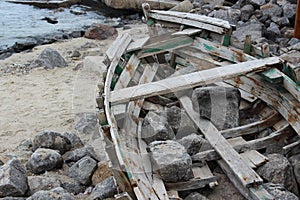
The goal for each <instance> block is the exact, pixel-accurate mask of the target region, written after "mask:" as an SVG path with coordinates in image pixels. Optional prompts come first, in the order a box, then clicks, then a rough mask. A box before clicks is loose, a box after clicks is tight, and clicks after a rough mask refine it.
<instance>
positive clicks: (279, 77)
mask: <svg viewBox="0 0 300 200" xmlns="http://www.w3.org/2000/svg"><path fill="white" fill-rule="evenodd" d="M262 75H263V77H264V78H266V80H267V81H269V82H270V83H282V84H283V87H284V88H285V89H286V90H287V91H289V92H290V93H291V95H293V96H294V97H295V98H296V99H297V100H298V101H299V102H300V85H298V84H296V83H295V82H294V81H293V80H292V79H291V78H290V77H288V76H287V75H285V74H284V73H282V72H281V71H279V70H278V69H277V68H272V69H269V70H267V71H265V72H263V73H262Z"/></svg>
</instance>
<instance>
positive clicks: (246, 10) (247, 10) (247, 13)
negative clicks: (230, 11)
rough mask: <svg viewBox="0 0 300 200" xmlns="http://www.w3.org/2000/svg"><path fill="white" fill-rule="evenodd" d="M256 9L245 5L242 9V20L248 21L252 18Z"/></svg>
mask: <svg viewBox="0 0 300 200" xmlns="http://www.w3.org/2000/svg"><path fill="white" fill-rule="evenodd" d="M253 11H254V7H253V6H252V5H251V4H248V5H245V6H243V7H242V8H241V20H242V21H248V20H249V19H250V17H251V16H252V14H253Z"/></svg>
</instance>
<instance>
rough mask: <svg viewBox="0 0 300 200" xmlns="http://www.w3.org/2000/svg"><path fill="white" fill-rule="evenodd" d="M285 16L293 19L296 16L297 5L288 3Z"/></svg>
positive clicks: (284, 7) (284, 12)
mask: <svg viewBox="0 0 300 200" xmlns="http://www.w3.org/2000/svg"><path fill="white" fill-rule="evenodd" d="M282 9H283V16H284V17H287V18H288V19H293V18H295V16H296V10H297V4H290V3H287V4H285V5H284V6H283V7H282Z"/></svg>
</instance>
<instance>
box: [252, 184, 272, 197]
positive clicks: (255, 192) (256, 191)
mask: <svg viewBox="0 0 300 200" xmlns="http://www.w3.org/2000/svg"><path fill="white" fill-rule="evenodd" d="M249 195H250V197H251V199H253V200H274V199H275V198H274V197H273V196H272V195H271V194H270V193H269V192H268V191H267V190H266V189H265V188H264V187H263V186H262V185H259V186H258V187H255V188H250V194H249Z"/></svg>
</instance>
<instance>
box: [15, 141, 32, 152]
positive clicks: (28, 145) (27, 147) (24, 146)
mask: <svg viewBox="0 0 300 200" xmlns="http://www.w3.org/2000/svg"><path fill="white" fill-rule="evenodd" d="M17 150H19V151H33V143H32V140H31V139H27V140H24V141H22V142H21V143H20V144H19V145H18V146H17Z"/></svg>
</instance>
